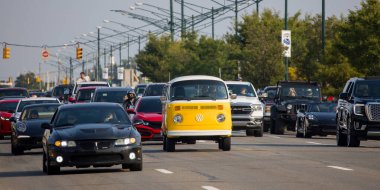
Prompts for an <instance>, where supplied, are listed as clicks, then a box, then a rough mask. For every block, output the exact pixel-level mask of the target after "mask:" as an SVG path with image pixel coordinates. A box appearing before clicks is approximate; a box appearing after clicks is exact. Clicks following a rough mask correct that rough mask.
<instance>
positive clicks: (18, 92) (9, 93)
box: [0, 88, 29, 100]
mask: <svg viewBox="0 0 380 190" xmlns="http://www.w3.org/2000/svg"><path fill="white" fill-rule="evenodd" d="M6 97H25V98H28V97H29V93H28V90H26V88H0V100H2V99H4V98H6Z"/></svg>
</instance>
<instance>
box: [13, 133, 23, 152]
mask: <svg viewBox="0 0 380 190" xmlns="http://www.w3.org/2000/svg"><path fill="white" fill-rule="evenodd" d="M11 152H12V154H13V155H20V154H23V153H24V150H22V149H21V148H19V147H17V145H16V144H15V142H14V140H13V136H12V137H11Z"/></svg>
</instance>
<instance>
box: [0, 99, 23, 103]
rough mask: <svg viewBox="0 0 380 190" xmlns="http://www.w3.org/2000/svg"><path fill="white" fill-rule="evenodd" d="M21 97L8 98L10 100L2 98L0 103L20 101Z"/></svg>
mask: <svg viewBox="0 0 380 190" xmlns="http://www.w3.org/2000/svg"><path fill="white" fill-rule="evenodd" d="M20 99H21V98H19V99H8V100H0V104H1V103H14V102H18V101H20Z"/></svg>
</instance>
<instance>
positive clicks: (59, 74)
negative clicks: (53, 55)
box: [57, 56, 61, 84]
mask: <svg viewBox="0 0 380 190" xmlns="http://www.w3.org/2000/svg"><path fill="white" fill-rule="evenodd" d="M60 81H61V65H60V62H59V56H58V83H57V84H60Z"/></svg>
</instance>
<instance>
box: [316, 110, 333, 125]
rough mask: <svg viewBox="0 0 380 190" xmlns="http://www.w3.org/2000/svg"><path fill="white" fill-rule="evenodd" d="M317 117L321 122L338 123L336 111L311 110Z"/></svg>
mask: <svg viewBox="0 0 380 190" xmlns="http://www.w3.org/2000/svg"><path fill="white" fill-rule="evenodd" d="M310 114H312V115H314V116H315V117H316V118H317V121H318V122H319V123H321V124H331V125H333V124H336V121H335V117H336V115H335V112H310Z"/></svg>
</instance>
